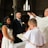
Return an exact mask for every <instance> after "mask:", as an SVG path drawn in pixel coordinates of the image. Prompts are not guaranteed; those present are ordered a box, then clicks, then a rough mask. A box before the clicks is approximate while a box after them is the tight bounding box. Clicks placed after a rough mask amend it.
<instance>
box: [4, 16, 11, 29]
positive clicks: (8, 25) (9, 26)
mask: <svg viewBox="0 0 48 48" xmlns="http://www.w3.org/2000/svg"><path fill="white" fill-rule="evenodd" d="M8 18H10V17H9V16H6V17H5V18H4V20H3V25H6V26H7V27H8V28H10V29H11V28H12V27H11V24H7V22H6V21H7V19H8Z"/></svg>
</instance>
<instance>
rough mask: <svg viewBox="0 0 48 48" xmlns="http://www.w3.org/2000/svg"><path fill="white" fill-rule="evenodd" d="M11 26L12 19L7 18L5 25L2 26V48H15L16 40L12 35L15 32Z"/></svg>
mask: <svg viewBox="0 0 48 48" xmlns="http://www.w3.org/2000/svg"><path fill="white" fill-rule="evenodd" d="M10 24H11V20H10V17H8V16H7V17H5V20H4V25H3V26H2V34H3V38H2V45H1V48H13V41H14V38H13V35H12V32H13V30H12V28H11V26H10Z"/></svg>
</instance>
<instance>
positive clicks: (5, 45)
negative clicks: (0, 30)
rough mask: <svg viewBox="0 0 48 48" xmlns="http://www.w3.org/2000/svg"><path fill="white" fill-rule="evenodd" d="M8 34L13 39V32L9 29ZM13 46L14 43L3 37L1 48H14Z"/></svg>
mask: <svg viewBox="0 0 48 48" xmlns="http://www.w3.org/2000/svg"><path fill="white" fill-rule="evenodd" d="M7 32H8V35H9V36H10V37H11V38H12V37H13V35H12V32H13V30H12V29H9V28H7ZM13 45H14V44H13V42H11V41H10V40H9V39H8V38H6V37H5V36H3V38H2V45H1V48H13Z"/></svg>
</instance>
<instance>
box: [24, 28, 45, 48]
mask: <svg viewBox="0 0 48 48" xmlns="http://www.w3.org/2000/svg"><path fill="white" fill-rule="evenodd" d="M23 40H26V45H25V48H39V46H42V45H43V44H45V43H46V41H45V38H44V36H43V35H42V33H41V32H40V30H39V29H38V28H34V29H33V30H29V31H27V32H26V33H25V34H24V39H23Z"/></svg>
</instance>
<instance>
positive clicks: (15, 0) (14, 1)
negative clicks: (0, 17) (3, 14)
mask: <svg viewBox="0 0 48 48" xmlns="http://www.w3.org/2000/svg"><path fill="white" fill-rule="evenodd" d="M16 6H17V0H13V6H12V8H13V9H14V19H15V18H16V17H15V11H16V10H15V9H16Z"/></svg>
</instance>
